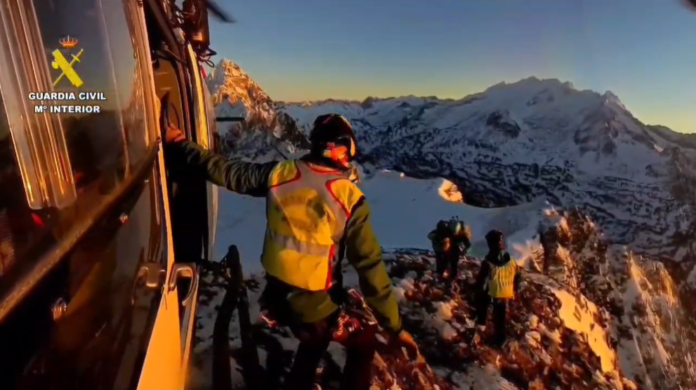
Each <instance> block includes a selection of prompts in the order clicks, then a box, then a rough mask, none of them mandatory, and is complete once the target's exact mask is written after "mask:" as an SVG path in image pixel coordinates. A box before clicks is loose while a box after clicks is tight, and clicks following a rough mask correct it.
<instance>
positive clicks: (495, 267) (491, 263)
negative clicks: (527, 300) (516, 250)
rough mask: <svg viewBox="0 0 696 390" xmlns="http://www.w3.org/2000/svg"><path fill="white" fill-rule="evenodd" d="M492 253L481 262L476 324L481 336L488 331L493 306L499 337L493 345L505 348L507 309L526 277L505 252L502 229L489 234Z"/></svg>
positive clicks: (489, 246)
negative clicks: (487, 326)
mask: <svg viewBox="0 0 696 390" xmlns="http://www.w3.org/2000/svg"><path fill="white" fill-rule="evenodd" d="M486 243H487V244H488V254H487V255H486V257H485V258H484V259H483V261H482V262H481V268H480V270H479V273H478V275H477V277H476V284H475V289H476V294H477V302H476V324H477V325H478V330H477V333H482V332H483V331H484V330H485V328H486V322H487V319H488V308H489V307H490V306H493V325H494V330H495V336H494V340H493V344H494V345H497V346H502V345H503V344H504V343H505V341H506V338H507V337H506V334H505V321H506V317H507V306H508V302H509V301H510V300H511V299H514V298H515V295H517V294H518V292H519V289H520V284H521V282H522V274H521V272H520V269H519V266H518V265H517V262H516V261H515V259H513V258H512V257H511V256H510V254H508V253H507V252H506V251H505V238H504V236H503V233H502V232H501V231H499V230H491V231H490V232H488V234H486Z"/></svg>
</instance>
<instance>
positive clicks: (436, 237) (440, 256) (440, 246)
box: [428, 221, 451, 277]
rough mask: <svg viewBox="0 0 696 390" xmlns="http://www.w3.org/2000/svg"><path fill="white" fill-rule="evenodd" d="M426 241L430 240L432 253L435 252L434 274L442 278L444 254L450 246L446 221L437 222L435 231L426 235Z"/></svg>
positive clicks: (444, 267) (444, 261)
mask: <svg viewBox="0 0 696 390" xmlns="http://www.w3.org/2000/svg"><path fill="white" fill-rule="evenodd" d="M428 240H430V243H431V244H432V246H433V252H435V272H436V273H437V274H438V275H440V276H441V277H442V276H443V274H444V273H445V270H446V269H447V267H446V264H447V258H446V255H445V253H446V252H447V251H449V249H450V245H451V240H450V234H449V226H448V224H447V221H439V222H438V223H437V225H436V226H435V230H432V231H430V233H428Z"/></svg>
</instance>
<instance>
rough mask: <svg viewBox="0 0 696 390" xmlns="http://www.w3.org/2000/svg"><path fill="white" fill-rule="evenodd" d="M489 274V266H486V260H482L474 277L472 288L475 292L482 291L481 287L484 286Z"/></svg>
mask: <svg viewBox="0 0 696 390" xmlns="http://www.w3.org/2000/svg"><path fill="white" fill-rule="evenodd" d="M490 274H491V265H490V264H488V262H487V261H486V260H483V261H482V262H481V268H479V272H478V275H476V284H474V288H475V289H476V290H477V291H480V290H483V287H484V286H485V285H486V280H488V278H489V277H490Z"/></svg>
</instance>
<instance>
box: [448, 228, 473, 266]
mask: <svg viewBox="0 0 696 390" xmlns="http://www.w3.org/2000/svg"><path fill="white" fill-rule="evenodd" d="M448 227H449V231H450V235H451V237H452V247H451V249H450V251H449V253H448V256H447V257H448V258H447V265H449V269H450V279H451V280H456V279H457V275H458V274H459V259H460V258H461V257H462V256H464V255H466V253H467V251H468V250H469V248H471V230H469V227H468V226H466V225H464V223H463V222H462V221H460V220H459V219H458V218H456V217H453V218H452V219H451V220H450V221H449V223H448Z"/></svg>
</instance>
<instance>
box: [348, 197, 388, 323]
mask: <svg viewBox="0 0 696 390" xmlns="http://www.w3.org/2000/svg"><path fill="white" fill-rule="evenodd" d="M370 213H371V212H370V207H369V206H368V204H367V202H365V199H364V198H362V199H361V200H360V201H358V203H356V205H355V206H354V207H353V210H352V212H351V217H350V220H349V221H348V224H347V226H346V234H345V239H346V257H347V258H348V261H349V262H350V263H351V264H352V265H353V267H355V269H356V271H357V272H358V278H359V283H360V291H361V292H362V294H363V295H364V296H365V300H366V301H367V303H368V305H370V307H371V308H372V309H373V310H374V312H375V316H376V317H377V320H378V321H379V322H380V325H382V327H383V328H385V329H387V330H390V331H392V332H398V331H400V330H401V316H400V315H399V307H398V305H397V303H396V299H395V298H394V294H393V292H392V285H391V280H389V275H388V274H387V268H386V266H385V265H384V261H382V248H381V247H380V245H379V243H378V242H377V237H375V234H374V232H373V230H372V224H371V223H370Z"/></svg>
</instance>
